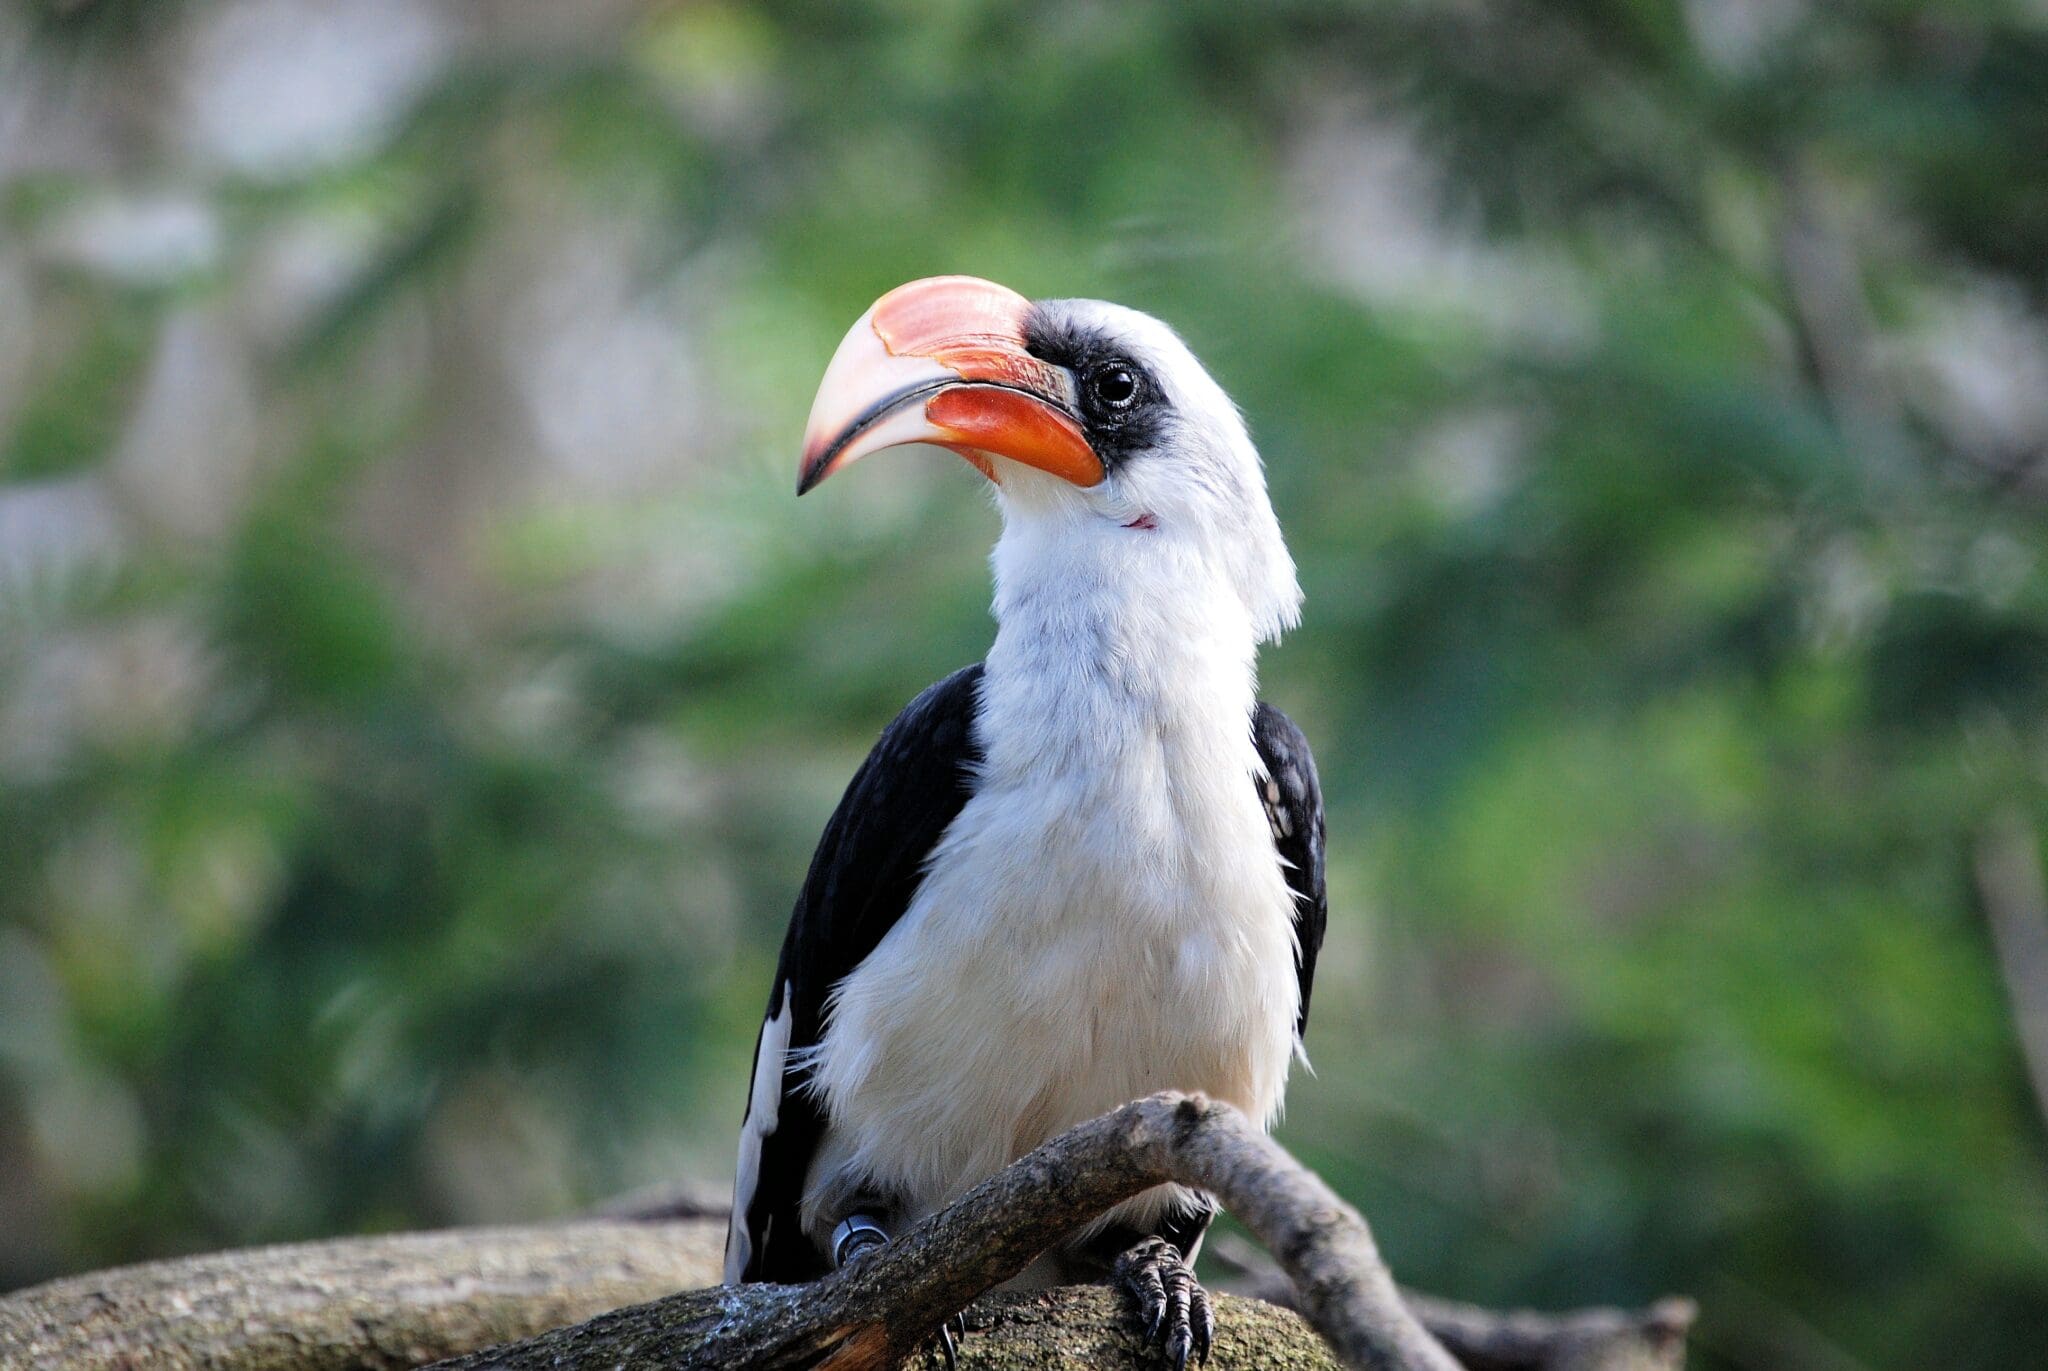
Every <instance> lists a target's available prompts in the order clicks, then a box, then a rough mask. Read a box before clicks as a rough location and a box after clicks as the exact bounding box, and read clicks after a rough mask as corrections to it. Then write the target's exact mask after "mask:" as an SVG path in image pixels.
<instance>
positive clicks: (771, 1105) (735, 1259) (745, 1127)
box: [725, 981, 793, 1285]
mask: <svg viewBox="0 0 2048 1371" xmlns="http://www.w3.org/2000/svg"><path fill="white" fill-rule="evenodd" d="M790 990H791V986H790V985H789V983H788V982H787V981H785V982H783V985H782V1012H781V1013H780V1014H777V1015H776V1016H775V1017H774V1018H772V1019H770V1020H768V1022H767V1023H765V1024H763V1025H762V1026H761V1046H760V1049H759V1050H758V1051H756V1052H755V1054H754V1085H753V1089H752V1091H751V1092H750V1093H749V1094H748V1095H747V1118H746V1122H745V1123H743V1124H741V1125H740V1160H739V1169H738V1171H737V1173H736V1175H735V1178H734V1180H733V1183H732V1224H731V1226H730V1227H729V1228H727V1229H726V1233H725V1283H726V1284H727V1285H736V1284H738V1283H739V1279H740V1276H741V1275H742V1274H743V1273H744V1272H745V1271H746V1269H747V1262H748V1260H749V1259H750V1258H752V1256H753V1254H754V1243H753V1237H752V1235H751V1234H749V1233H748V1231H747V1210H748V1209H749V1208H751V1207H752V1206H753V1203H754V1190H755V1188H756V1187H757V1186H759V1185H760V1183H761V1144H762V1142H763V1141H765V1140H766V1139H767V1137H768V1135H769V1134H770V1133H773V1132H774V1131H775V1125H776V1122H777V1119H778V1117H779V1116H780V1115H781V1113H782V1068H783V1063H784V1061H785V1060H786V1059H787V1058H788V1055H789V1028H790V1020H791V1014H792V1009H793V1006H792V1005H791V1003H790Z"/></svg>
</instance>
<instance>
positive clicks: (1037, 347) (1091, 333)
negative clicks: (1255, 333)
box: [1024, 310, 1169, 472]
mask: <svg viewBox="0 0 2048 1371" xmlns="http://www.w3.org/2000/svg"><path fill="white" fill-rule="evenodd" d="M1024 346H1025V348H1026V349H1027V350H1028V351H1029V352H1030V353H1031V355H1032V356H1034V357H1037V358H1039V359H1040V360H1042V361H1047V362H1051V363H1052V364H1053V365H1054V366H1057V367H1064V368H1065V369H1066V370H1067V371H1068V372H1069V373H1071V374H1072V375H1073V378H1074V391H1075V394H1076V396H1077V397H1078V399H1079V407H1080V413H1079V414H1078V415H1077V416H1075V417H1077V418H1078V419H1080V421H1081V427H1082V429H1083V430H1084V431H1085V432H1086V433H1087V435H1088V444H1089V446H1090V447H1093V448H1094V449H1095V455H1096V456H1098V457H1100V458H1101V459H1102V465H1103V467H1104V469H1105V470H1108V471H1112V472H1113V471H1115V470H1116V469H1117V467H1118V466H1120V465H1122V464H1123V463H1124V462H1125V461H1127V460H1129V459H1130V458H1131V457H1133V456H1135V455H1136V454H1138V453H1140V452H1143V451H1144V450H1146V449H1147V448H1151V447H1154V446H1156V445H1157V444H1158V441H1159V438H1160V435H1161V434H1162V433H1163V432H1164V431H1165V427H1166V422H1167V419H1168V417H1169V408H1168V405H1167V403H1166V397H1165V395H1164V394H1163V393H1162V392H1161V391H1160V389H1159V383H1158V382H1157V381H1156V380H1154V379H1153V377H1152V374H1151V373H1150V372H1149V371H1147V370H1146V369H1145V367H1144V364H1143V363H1141V362H1139V361H1137V360H1136V359H1135V358H1133V357H1132V356H1131V355H1130V352H1129V350H1128V349H1126V348H1125V347H1123V346H1122V345H1120V344H1119V343H1118V342H1117V340H1116V339H1115V338H1114V337H1112V336H1110V335H1108V334H1105V333H1103V332H1102V331H1100V330H1097V329H1089V328H1083V327H1077V326H1075V325H1072V324H1066V323H1061V322H1058V321H1056V320H1053V319H1050V318H1048V317H1047V316H1046V313H1045V312H1044V311H1043V310H1033V311H1032V314H1031V318H1030V319H1029V320H1027V321H1026V323H1025V326H1024Z"/></svg>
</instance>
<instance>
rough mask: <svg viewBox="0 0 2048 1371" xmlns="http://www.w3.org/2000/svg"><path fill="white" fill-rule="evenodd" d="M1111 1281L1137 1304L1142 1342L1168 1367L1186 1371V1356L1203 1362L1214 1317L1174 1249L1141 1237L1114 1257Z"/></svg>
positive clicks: (1160, 1240)
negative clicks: (1155, 1350)
mask: <svg viewBox="0 0 2048 1371" xmlns="http://www.w3.org/2000/svg"><path fill="white" fill-rule="evenodd" d="M1116 1281H1117V1284H1118V1285H1120V1286H1122V1287H1123V1288H1124V1289H1125V1290H1127V1291H1128V1292H1130V1295H1131V1297H1132V1298H1133V1299H1134V1300H1135V1301H1136V1302H1137V1306H1138V1317H1139V1319H1140V1320H1141V1321H1142V1322H1143V1323H1144V1325H1145V1339H1146V1341H1147V1342H1150V1343H1153V1344H1155V1345H1156V1346H1157V1347H1158V1348H1159V1350H1160V1351H1161V1352H1162V1353H1164V1354H1165V1356H1166V1359H1167V1361H1168V1362H1170V1363H1171V1364H1172V1366H1173V1371H1187V1365H1188V1358H1189V1357H1190V1356H1193V1357H1194V1359H1195V1360H1196V1361H1197V1362H1206V1361H1208V1360H1209V1352H1210V1349H1211V1348H1212V1347H1213V1346H1214V1344H1215V1340H1216V1316H1215V1313H1214V1311H1213V1310H1211V1308H1210V1306H1209V1295H1208V1292H1207V1291H1205V1290H1203V1289H1202V1286H1201V1283H1200V1282H1199V1281H1197V1280H1196V1279H1195V1272H1194V1268H1193V1267H1192V1266H1190V1265H1189V1264H1188V1262H1187V1260H1186V1259H1185V1258H1184V1257H1182V1256H1181V1254H1180V1249H1179V1248H1177V1247H1175V1246H1174V1245H1173V1244H1172V1243H1170V1242H1167V1241H1166V1240H1165V1239H1163V1238H1157V1237H1152V1238H1146V1239H1145V1240H1144V1241H1143V1242H1140V1243H1138V1244H1136V1245H1135V1246H1133V1247H1132V1248H1131V1249H1130V1250H1129V1251H1128V1252H1125V1253H1124V1254H1123V1255H1122V1256H1120V1257H1118V1258H1117V1262H1116Z"/></svg>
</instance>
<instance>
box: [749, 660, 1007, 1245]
mask: <svg viewBox="0 0 2048 1371" xmlns="http://www.w3.org/2000/svg"><path fill="white" fill-rule="evenodd" d="M980 685H981V664H980V663H979V662H977V663H975V664H974V665H973V666H969V667H963V668H962V669H961V670H959V671H956V672H954V673H953V674H952V675H951V676H948V677H947V678H946V679H945V680H943V681H940V682H939V683H938V684H937V685H934V686H931V687H930V688H928V689H927V690H926V691H925V692H924V693H923V694H921V695H919V696H918V697H917V698H916V699H915V700H912V701H911V702H910V704H909V706H908V707H907V708H905V709H904V711H903V712H902V713H901V714H899V715H897V716H896V719H895V721H894V722H893V723H891V724H890V725H889V727H888V728H886V729H885V730H883V732H882V737H881V739H880V741H878V742H877V743H876V744H875V747H874V750H873V751H872V752H870V753H869V754H868V759H867V761H865V762H864V763H862V764H861V768H860V770H859V771H858V772H856V773H855V774H854V777H853V780H852V782H851V783H849V784H848V786H847V788H846V794H845V796H844V798H842V799H841V800H840V801H839V808H838V809H836V810H835V811H833V814H832V818H831V821H830V822H828V823H827V824H826V825H825V832H824V835H823V836H822V837H821V838H820V839H819V840H818V850H817V854H816V855H815V856H813V857H812V858H811V869H810V873H809V875H807V876H806V877H805V878H804V886H803V890H802V891H801V892H800V893H799V894H798V895H797V900H796V910H795V912H794V913H793V914H792V915H791V916H790V920H789V933H788V935H787V937H785V938H784V940H783V944H782V960H781V963H780V964H779V965H778V967H777V968H776V972H775V987H774V989H773V990H772V991H770V992H769V999H768V1017H769V1018H770V1019H773V1018H774V1017H775V1016H776V1015H777V1014H778V1013H780V1012H781V1010H782V1004H783V995H784V994H785V993H787V994H788V996H789V998H790V1008H791V1011H792V1015H791V1018H792V1022H791V1024H790V1035H789V1047H790V1053H791V1057H792V1059H794V1058H795V1056H796V1053H797V1052H798V1051H799V1050H800V1049H803V1048H807V1047H812V1046H815V1045H816V1044H817V1041H818V1032H819V1029H820V1027H821V1026H822V1025H821V1020H822V1016H823V1014H824V1010H825V997H826V996H827V995H828V994H829V993H830V991H831V989H832V987H833V986H834V985H836V984H837V983H838V982H839V981H841V980H842V979H844V978H845V977H846V975H847V974H848V973H849V972H851V971H852V970H853V969H854V968H855V967H856V966H859V965H860V964H861V962H862V961H864V960H865V959H866V958H867V955H868V953H870V952H872V951H874V949H875V945H876V944H877V943H879V942H881V940H882V938H883V936H884V935H885V934H887V933H888V931H889V930H890V929H891V928H892V927H894V926H895V923H896V921H897V920H898V919H899V918H901V917H902V916H903V912H904V910H905V909H907V908H909V906H910V900H911V896H912V895H914V894H915V893H916V892H917V887H918V885H919V883H920V882H921V881H922V880H923V879H924V865H925V860H926V858H927V857H929V856H930V855H931V850H932V848H933V847H934V846H936V845H937V843H938V841H939V837H940V835H941V834H943V833H944V832H945V831H946V828H947V826H948V825H950V824H951V823H952V822H953V820H954V818H955V817H957V816H958V815H959V813H960V810H961V807H962V806H963V805H965V804H966V803H967V798H968V796H969V795H971V794H972V793H973V787H974V773H975V769H976V767H977V766H978V764H979V763H980V761H981V752H980V748H979V746H978V744H977V743H976V742H975V739H974V714H975V706H976V702H977V699H978V696H979V691H980ZM758 1050H759V1048H758V1046H757V1047H756V1051H758ZM802 1081H803V1078H802V1075H801V1073H800V1072H798V1071H796V1070H792V1069H789V1068H785V1069H784V1072H783V1078H782V1103H781V1108H780V1111H779V1113H778V1115H777V1117H776V1127H775V1131H774V1132H772V1133H770V1134H768V1135H767V1137H766V1138H765V1139H764V1140H763V1142H762V1146H761V1170H760V1176H759V1180H758V1182H757V1184H756V1185H755V1187H754V1193H753V1196H752V1200H751V1203H750V1204H749V1205H748V1206H747V1212H746V1223H747V1229H748V1233H749V1236H750V1238H751V1240H752V1241H751V1253H750V1256H749V1258H748V1262H747V1267H746V1271H745V1273H744V1276H743V1279H745V1280H749V1281H781V1282H789V1281H802V1280H809V1279H811V1278H812V1277H815V1276H819V1275H822V1274H823V1273H824V1271H825V1263H824V1259H823V1258H822V1257H821V1256H820V1255H819V1253H818V1252H817V1250H816V1249H815V1248H814V1247H813V1246H812V1245H811V1243H810V1242H809V1240H808V1239H806V1238H805V1237H804V1235H803V1233H802V1231H801V1229H800V1225H799V1222H798V1217H797V1205H798V1202H799V1201H800V1200H801V1198H802V1192H803V1184H804V1176H805V1173H806V1172H808V1171H809V1169H810V1165H811V1157H812V1155H813V1153H815V1151H816V1150H817V1146H818V1139H819V1137H820V1136H821V1134H822V1133H823V1132H824V1126H825V1119H824V1115H823V1113H822V1112H821V1109H820V1105H819V1102H818V1101H817V1100H816V1099H815V1098H813V1097H812V1095H811V1094H810V1093H809V1092H808V1091H806V1090H804V1089H803V1088H802Z"/></svg>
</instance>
